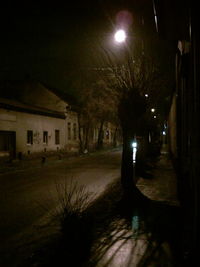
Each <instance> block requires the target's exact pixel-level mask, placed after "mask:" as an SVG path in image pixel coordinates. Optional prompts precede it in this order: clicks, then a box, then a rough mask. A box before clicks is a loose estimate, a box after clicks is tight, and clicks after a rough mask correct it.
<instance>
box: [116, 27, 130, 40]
mask: <svg viewBox="0 0 200 267" xmlns="http://www.w3.org/2000/svg"><path fill="white" fill-rule="evenodd" d="M126 37H127V36H126V32H125V31H124V30H122V29H120V30H118V31H117V32H116V33H115V41H116V42H117V43H124V42H125V41H126Z"/></svg>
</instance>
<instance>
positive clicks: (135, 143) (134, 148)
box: [132, 141, 137, 163]
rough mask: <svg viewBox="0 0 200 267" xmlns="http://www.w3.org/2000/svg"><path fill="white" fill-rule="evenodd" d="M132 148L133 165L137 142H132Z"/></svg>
mask: <svg viewBox="0 0 200 267" xmlns="http://www.w3.org/2000/svg"><path fill="white" fill-rule="evenodd" d="M132 148H133V163H135V162H136V153H137V142H136V141H134V142H133V143H132Z"/></svg>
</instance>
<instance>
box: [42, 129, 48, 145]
mask: <svg viewBox="0 0 200 267" xmlns="http://www.w3.org/2000/svg"><path fill="white" fill-rule="evenodd" d="M43 143H44V144H48V132H47V131H44V132H43Z"/></svg>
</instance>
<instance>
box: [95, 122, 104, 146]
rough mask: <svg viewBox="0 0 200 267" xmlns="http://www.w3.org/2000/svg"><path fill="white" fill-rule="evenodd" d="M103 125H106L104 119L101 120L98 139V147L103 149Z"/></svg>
mask: <svg viewBox="0 0 200 267" xmlns="http://www.w3.org/2000/svg"><path fill="white" fill-rule="evenodd" d="M103 125H104V120H101V123H100V128H99V134H98V140H97V149H101V148H102V146H103Z"/></svg>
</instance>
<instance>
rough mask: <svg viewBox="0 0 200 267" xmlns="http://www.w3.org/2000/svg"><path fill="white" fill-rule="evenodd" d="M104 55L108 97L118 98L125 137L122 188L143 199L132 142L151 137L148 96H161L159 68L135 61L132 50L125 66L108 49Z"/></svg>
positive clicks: (142, 59) (145, 60)
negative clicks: (158, 91) (137, 181)
mask: <svg viewBox="0 0 200 267" xmlns="http://www.w3.org/2000/svg"><path fill="white" fill-rule="evenodd" d="M103 54H104V57H101V59H102V58H103V64H104V66H106V67H105V68H100V69H99V70H100V71H99V74H100V77H101V79H102V80H103V81H104V90H105V91H106V92H107V93H106V94H107V97H108V98H112V99H114V102H115V105H116V106H115V111H116V112H117V116H118V118H119V121H120V125H121V129H122V134H123V152H122V163H121V182H122V186H123V189H124V192H125V193H126V194H128V195H134V197H136V198H137V197H142V198H143V196H142V195H141V193H140V191H139V190H138V189H137V187H136V185H135V179H134V165H133V148H132V143H133V141H134V140H135V138H136V136H138V135H139V136H142V137H144V138H146V137H147V135H148V126H149V122H148V116H147V114H148V112H149V106H148V104H149V102H148V101H147V98H146V97H145V95H151V96H152V95H156V94H157V92H156V91H157V90H158V88H159V76H158V69H157V68H156V67H155V64H154V63H153V61H152V60H150V59H148V58H147V57H145V56H144V55H143V54H141V56H138V57H136V58H134V60H133V58H132V55H131V53H130V50H128V49H127V50H126V55H125V59H124V60H123V62H122V63H119V61H118V60H116V57H115V55H113V54H112V53H110V52H108V51H106V50H103ZM136 164H137V163H136Z"/></svg>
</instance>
